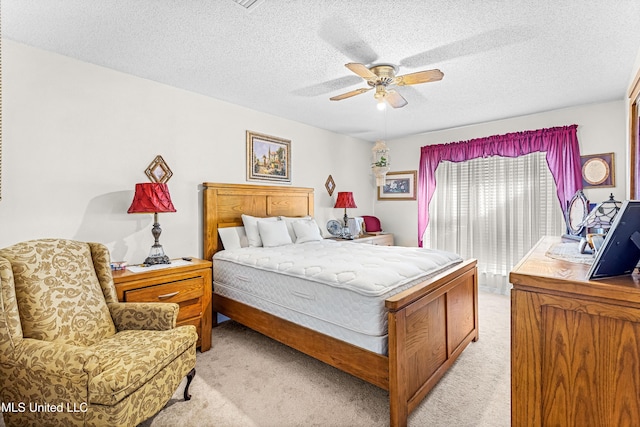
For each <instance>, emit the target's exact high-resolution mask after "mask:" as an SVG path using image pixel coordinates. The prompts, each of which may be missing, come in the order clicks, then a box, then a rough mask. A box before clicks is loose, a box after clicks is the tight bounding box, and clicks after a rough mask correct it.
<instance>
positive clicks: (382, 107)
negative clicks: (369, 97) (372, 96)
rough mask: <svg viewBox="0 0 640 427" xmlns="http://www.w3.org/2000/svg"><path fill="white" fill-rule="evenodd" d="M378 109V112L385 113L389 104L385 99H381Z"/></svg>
mask: <svg viewBox="0 0 640 427" xmlns="http://www.w3.org/2000/svg"><path fill="white" fill-rule="evenodd" d="M376 108H377V109H378V111H384V110H386V109H387V103H386V102H384V99H379V100H378V104H377V105H376Z"/></svg>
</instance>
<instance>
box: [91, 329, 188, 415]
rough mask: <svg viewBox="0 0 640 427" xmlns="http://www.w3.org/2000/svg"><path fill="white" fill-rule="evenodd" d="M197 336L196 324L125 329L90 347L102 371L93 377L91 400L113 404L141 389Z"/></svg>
mask: <svg viewBox="0 0 640 427" xmlns="http://www.w3.org/2000/svg"><path fill="white" fill-rule="evenodd" d="M197 339H198V334H197V332H196V328H195V326H191V325H189V326H181V327H178V328H176V329H170V330H167V331H136V330H133V331H122V332H118V333H117V334H116V335H113V336H112V337H109V338H107V339H104V340H102V341H100V342H99V343H98V344H96V345H94V346H92V347H91V350H92V351H93V352H94V353H95V354H96V356H98V359H99V362H98V364H99V366H100V368H101V370H102V372H101V373H100V374H98V375H96V376H94V377H92V378H91V379H90V382H89V400H90V402H91V403H97V404H102V405H114V404H116V403H117V402H119V401H121V400H122V399H124V398H125V397H127V396H128V395H130V394H131V393H132V392H133V391H135V390H136V389H138V388H140V387H141V386H143V385H144V384H146V383H147V382H149V380H150V379H151V378H153V377H154V376H156V375H157V374H158V372H160V371H162V370H163V369H164V368H166V367H167V366H168V365H169V364H170V363H171V362H173V361H174V360H175V359H177V358H178V356H180V355H181V354H182V353H184V352H185V351H186V350H187V349H189V347H190V346H192V345H193V343H194V342H195V341H196V340H197Z"/></svg>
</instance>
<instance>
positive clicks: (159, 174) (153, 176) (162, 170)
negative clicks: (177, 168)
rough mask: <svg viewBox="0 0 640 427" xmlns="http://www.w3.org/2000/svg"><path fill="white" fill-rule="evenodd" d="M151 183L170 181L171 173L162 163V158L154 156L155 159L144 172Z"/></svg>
mask: <svg viewBox="0 0 640 427" xmlns="http://www.w3.org/2000/svg"><path fill="white" fill-rule="evenodd" d="M144 173H145V174H146V175H147V178H149V181H151V182H160V183H165V182H167V181H169V180H170V179H171V177H172V176H173V172H171V169H169V166H168V165H167V163H166V162H165V161H164V159H163V158H162V156H156V158H155V159H153V161H152V162H151V163H150V164H149V166H147V169H146V170H145V171H144Z"/></svg>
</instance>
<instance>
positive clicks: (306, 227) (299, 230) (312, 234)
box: [293, 219, 322, 243]
mask: <svg viewBox="0 0 640 427" xmlns="http://www.w3.org/2000/svg"><path fill="white" fill-rule="evenodd" d="M293 230H294V231H295V233H296V243H305V242H313V241H316V240H322V236H321V235H320V229H319V228H318V224H317V223H316V222H315V220H313V219H308V220H300V221H296V222H294V223H293Z"/></svg>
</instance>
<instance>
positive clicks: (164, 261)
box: [144, 255, 171, 265]
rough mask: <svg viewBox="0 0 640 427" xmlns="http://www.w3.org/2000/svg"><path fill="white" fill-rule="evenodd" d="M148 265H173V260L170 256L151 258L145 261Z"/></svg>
mask: <svg viewBox="0 0 640 427" xmlns="http://www.w3.org/2000/svg"><path fill="white" fill-rule="evenodd" d="M144 263H145V264H146V265H157V264H171V260H170V259H169V257H168V256H166V255H163V256H149V257H147V259H145V260H144Z"/></svg>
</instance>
